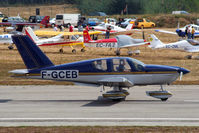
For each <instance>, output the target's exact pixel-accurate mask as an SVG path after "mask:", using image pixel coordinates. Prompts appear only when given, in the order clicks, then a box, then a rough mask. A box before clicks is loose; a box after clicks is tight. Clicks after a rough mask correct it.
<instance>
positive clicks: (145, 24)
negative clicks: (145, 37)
mask: <svg viewBox="0 0 199 133" xmlns="http://www.w3.org/2000/svg"><path fill="white" fill-rule="evenodd" d="M130 23H131V24H134V27H135V28H141V29H144V28H153V27H155V23H154V22H151V21H150V20H148V19H146V18H138V19H136V20H135V21H131V22H130Z"/></svg>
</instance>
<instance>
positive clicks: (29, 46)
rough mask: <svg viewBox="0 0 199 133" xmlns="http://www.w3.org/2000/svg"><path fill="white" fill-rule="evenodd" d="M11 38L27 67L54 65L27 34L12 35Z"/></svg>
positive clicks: (35, 67)
mask: <svg viewBox="0 0 199 133" xmlns="http://www.w3.org/2000/svg"><path fill="white" fill-rule="evenodd" d="M12 40H13V43H14V44H15V45H16V47H17V49H18V51H19V53H20V55H21V57H22V59H23V61H24V64H25V65H26V67H27V69H37V68H42V67H48V66H53V65H54V64H53V63H52V62H51V61H50V59H49V58H48V57H47V56H46V55H45V54H44V53H43V52H42V51H41V49H40V48H39V47H38V46H37V45H36V44H35V43H34V42H33V41H32V40H31V39H30V37H28V36H27V35H13V36H12Z"/></svg>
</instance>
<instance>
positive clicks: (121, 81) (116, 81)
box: [98, 77, 134, 87]
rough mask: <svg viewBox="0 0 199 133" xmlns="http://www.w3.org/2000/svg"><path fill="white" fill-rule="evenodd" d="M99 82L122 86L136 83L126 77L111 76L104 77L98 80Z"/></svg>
mask: <svg viewBox="0 0 199 133" xmlns="http://www.w3.org/2000/svg"><path fill="white" fill-rule="evenodd" d="M98 83H99V84H101V85H105V86H120V87H132V86H134V84H133V83H132V82H131V81H129V80H128V79H127V78H124V77H110V78H104V79H101V80H99V81H98Z"/></svg>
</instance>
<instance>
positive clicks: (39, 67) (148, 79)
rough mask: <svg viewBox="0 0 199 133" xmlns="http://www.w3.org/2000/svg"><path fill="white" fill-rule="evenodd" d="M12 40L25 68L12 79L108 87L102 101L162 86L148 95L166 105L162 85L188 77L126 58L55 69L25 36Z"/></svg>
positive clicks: (173, 69) (182, 71) (167, 94)
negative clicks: (138, 88)
mask: <svg viewBox="0 0 199 133" xmlns="http://www.w3.org/2000/svg"><path fill="white" fill-rule="evenodd" d="M12 38H13V42H14V43H15V44H16V47H17V49H18V51H19V53H20V55H21V57H22V59H23V61H24V64H25V65H26V67H27V69H17V70H12V71H10V73H13V76H14V77H21V78H32V79H42V80H56V81H71V82H74V83H80V84H84V85H93V86H103V88H104V86H109V87H113V90H112V91H108V92H105V93H103V97H105V98H109V99H112V100H124V99H125V98H126V96H127V95H129V93H128V91H126V90H125V89H124V88H130V87H133V86H139V85H161V90H160V91H147V95H149V96H152V97H155V98H159V99H161V100H162V101H166V100H167V99H168V98H169V97H171V96H172V94H171V93H170V92H168V91H166V90H164V89H163V88H162V85H164V84H171V83H172V82H173V81H175V80H176V79H177V78H178V77H182V75H183V74H187V73H189V71H188V70H186V69H184V68H181V67H176V66H165V65H146V64H144V63H142V62H140V61H138V60H136V59H133V58H128V57H111V58H99V59H91V60H85V61H78V62H73V63H68V64H62V65H54V64H53V63H52V62H51V61H50V59H49V58H48V57H47V56H46V55H45V54H44V53H43V52H42V51H41V50H40V49H39V47H38V46H37V45H36V44H35V43H34V42H33V41H32V40H31V39H30V38H29V37H28V36H25V35H15V36H12ZM77 91H78V90H77ZM88 93H89V92H88Z"/></svg>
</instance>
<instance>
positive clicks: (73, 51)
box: [70, 45, 76, 54]
mask: <svg viewBox="0 0 199 133" xmlns="http://www.w3.org/2000/svg"><path fill="white" fill-rule="evenodd" d="M70 47H71V48H72V53H74V54H75V53H76V50H75V49H74V48H73V46H72V45H70Z"/></svg>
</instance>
